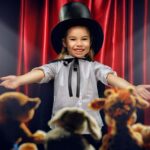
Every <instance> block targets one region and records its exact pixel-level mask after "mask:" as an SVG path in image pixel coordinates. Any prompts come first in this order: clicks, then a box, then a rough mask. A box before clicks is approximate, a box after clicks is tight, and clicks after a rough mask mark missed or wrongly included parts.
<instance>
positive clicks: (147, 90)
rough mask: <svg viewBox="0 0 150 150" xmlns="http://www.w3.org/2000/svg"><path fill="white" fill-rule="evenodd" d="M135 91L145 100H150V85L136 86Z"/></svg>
mask: <svg viewBox="0 0 150 150" xmlns="http://www.w3.org/2000/svg"><path fill="white" fill-rule="evenodd" d="M135 91H136V94H138V95H139V96H141V97H142V98H144V99H145V100H150V85H137V86H135Z"/></svg>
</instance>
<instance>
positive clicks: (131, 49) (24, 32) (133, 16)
mask: <svg viewBox="0 0 150 150" xmlns="http://www.w3.org/2000/svg"><path fill="white" fill-rule="evenodd" d="M69 1H73V0H57V1H56V0H32V1H31V0H21V4H20V43H19V48H18V50H19V51H18V70H17V74H18V75H20V74H23V73H26V72H28V71H30V70H31V69H32V68H33V67H36V66H40V65H42V64H45V63H48V62H49V61H50V60H53V59H55V58H56V57H57V54H56V52H55V51H54V50H53V49H52V46H51V43H50V32H51V31H52V29H53V27H54V26H55V25H56V24H57V23H58V22H59V18H58V14H59V10H60V8H61V6H63V5H64V4H65V3H67V2H69ZM74 1H75V0H74ZM76 1H77V0H76ZM78 1H80V2H83V3H85V4H86V5H87V6H88V7H89V9H90V10H91V13H92V17H93V18H94V19H96V20H97V21H98V22H99V23H100V24H101V26H102V28H103V32H104V43H103V46H102V48H101V50H100V52H99V53H98V54H97V55H96V56H95V60H97V61H99V62H101V63H104V64H106V65H109V66H110V67H112V68H113V69H114V70H115V71H116V72H117V74H118V75H119V76H121V77H123V78H125V79H127V80H128V81H129V82H131V83H133V84H135V85H137V84H140V83H145V84H150V71H149V67H148V66H149V65H150V44H149V43H150V4H149V3H150V2H149V1H148V0H143V1H140V0H105V1H104V0H87V1H85V0H78ZM62 30H63V29H62ZM24 90H25V92H26V93H28V94H30V93H31V92H29V91H30V90H29V88H28V87H27V86H26V87H25V89H24ZM32 94H33V92H32ZM149 111H150V110H147V111H145V122H146V123H147V124H149V123H150V119H149V118H148V116H147V115H148V113H149Z"/></svg>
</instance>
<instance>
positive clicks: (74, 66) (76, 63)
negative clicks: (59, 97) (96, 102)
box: [63, 58, 90, 97]
mask: <svg viewBox="0 0 150 150" xmlns="http://www.w3.org/2000/svg"><path fill="white" fill-rule="evenodd" d="M79 59H82V60H87V61H90V60H89V59H88V58H69V59H64V60H63V61H64V65H65V66H68V64H69V63H70V62H73V63H72V64H71V66H70V69H69V75H68V90H69V96H70V97H72V96H73V93H72V85H71V83H72V82H71V81H72V71H73V70H74V71H76V72H77V88H76V97H80V65H79Z"/></svg>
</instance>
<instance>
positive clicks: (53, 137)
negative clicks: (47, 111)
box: [46, 107, 101, 150]
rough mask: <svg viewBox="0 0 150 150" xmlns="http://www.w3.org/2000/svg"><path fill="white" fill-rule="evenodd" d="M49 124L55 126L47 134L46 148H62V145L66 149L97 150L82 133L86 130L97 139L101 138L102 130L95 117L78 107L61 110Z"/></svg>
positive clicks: (53, 149) (54, 149) (58, 149)
mask: <svg viewBox="0 0 150 150" xmlns="http://www.w3.org/2000/svg"><path fill="white" fill-rule="evenodd" d="M48 124H49V126H51V127H52V126H55V128H54V129H52V130H51V131H49V132H48V134H47V137H46V141H47V142H46V143H47V144H46V150H51V149H52V150H60V149H61V148H62V147H63V148H64V149H65V150H95V148H94V147H93V146H92V145H91V144H89V143H88V141H87V140H86V139H85V138H84V137H83V135H82V134H83V132H85V131H86V133H89V134H91V135H92V136H93V138H94V139H96V140H99V139H100V138H101V130H100V128H99V125H98V124H97V122H96V121H95V119H94V118H93V117H92V116H91V115H89V114H87V112H85V111H84V110H83V109H80V108H77V107H66V108H63V109H61V110H59V111H58V112H57V113H56V114H55V116H54V117H53V118H52V119H51V120H50V121H49V123H48ZM87 131H88V132H87ZM70 146H71V147H70Z"/></svg>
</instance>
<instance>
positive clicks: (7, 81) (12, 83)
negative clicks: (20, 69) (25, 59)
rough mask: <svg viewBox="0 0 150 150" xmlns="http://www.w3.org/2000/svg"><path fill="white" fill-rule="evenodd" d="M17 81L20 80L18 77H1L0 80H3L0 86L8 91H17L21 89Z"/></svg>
mask: <svg viewBox="0 0 150 150" xmlns="http://www.w3.org/2000/svg"><path fill="white" fill-rule="evenodd" d="M17 79H18V77H17V76H15V75H9V76H6V77H1V78H0V80H1V83H0V86H3V87H5V88H8V89H16V88H17V87H19V83H18V81H17Z"/></svg>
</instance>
